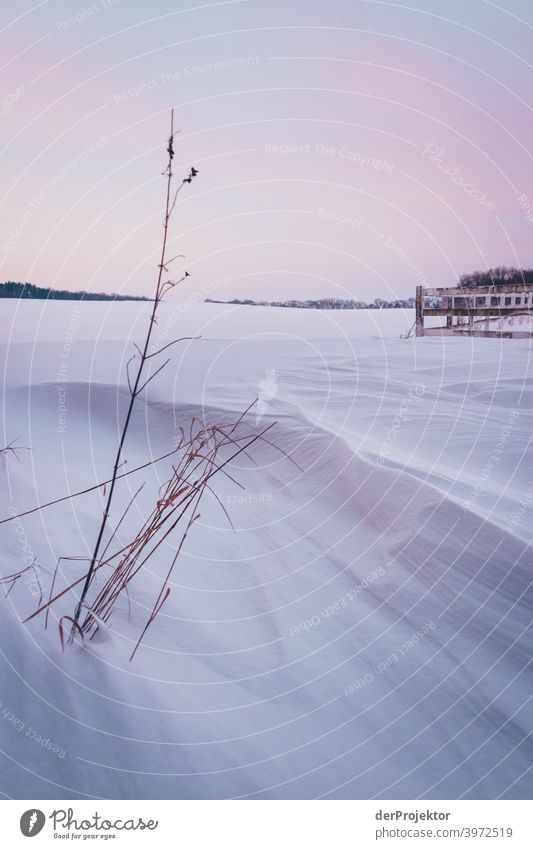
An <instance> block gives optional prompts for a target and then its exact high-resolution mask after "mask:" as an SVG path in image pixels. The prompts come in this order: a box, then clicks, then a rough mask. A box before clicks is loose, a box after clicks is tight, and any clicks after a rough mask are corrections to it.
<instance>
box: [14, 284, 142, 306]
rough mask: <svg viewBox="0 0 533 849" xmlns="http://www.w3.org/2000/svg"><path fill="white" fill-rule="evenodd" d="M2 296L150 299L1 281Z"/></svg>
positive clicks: (123, 299) (90, 299) (51, 298)
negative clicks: (69, 290)
mask: <svg viewBox="0 0 533 849" xmlns="http://www.w3.org/2000/svg"><path fill="white" fill-rule="evenodd" d="M0 298H24V299H27V298H29V299H31V300H47V299H50V300H56V301H148V300H150V299H149V298H145V297H144V296H143V295H115V294H106V293H105V292H68V291H67V290H66V289H48V288H45V287H43V286H36V285H35V284H34V283H14V282H13V281H11V280H9V281H8V282H6V283H0Z"/></svg>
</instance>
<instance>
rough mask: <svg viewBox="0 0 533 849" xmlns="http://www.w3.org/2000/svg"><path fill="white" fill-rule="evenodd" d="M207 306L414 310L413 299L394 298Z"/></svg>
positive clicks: (208, 300)
mask: <svg viewBox="0 0 533 849" xmlns="http://www.w3.org/2000/svg"><path fill="white" fill-rule="evenodd" d="M205 301H206V303H208V304H243V305H244V304H245V305H248V306H253V307H296V308H297V309H303V310H391V309H392V310H394V309H414V306H415V299H414V298H396V300H394V301H384V300H383V299H382V298H375V300H374V301H372V303H367V302H366V301H345V300H342V299H340V298H318V299H317V300H314V299H313V300H305V301H301V300H292V301H251V300H249V299H248V298H246V299H240V298H234V299H233V300H232V301H217V300H215V298H206V299H205Z"/></svg>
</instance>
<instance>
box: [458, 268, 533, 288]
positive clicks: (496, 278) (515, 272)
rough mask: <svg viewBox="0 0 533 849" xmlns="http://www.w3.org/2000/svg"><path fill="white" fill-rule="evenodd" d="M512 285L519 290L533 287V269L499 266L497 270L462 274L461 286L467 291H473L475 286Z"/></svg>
mask: <svg viewBox="0 0 533 849" xmlns="http://www.w3.org/2000/svg"><path fill="white" fill-rule="evenodd" d="M508 283H510V284H511V285H513V286H514V285H516V286H517V288H520V286H523V285H524V284H525V285H526V286H531V285H532V284H533V268H513V267H512V266H510V267H509V266H506V265H499V266H497V267H496V268H488V269H487V270H486V271H471V272H470V274H462V275H461V277H460V278H459V284H460V285H461V286H463V287H464V288H465V289H473V288H474V287H475V286H504V285H506V284H508Z"/></svg>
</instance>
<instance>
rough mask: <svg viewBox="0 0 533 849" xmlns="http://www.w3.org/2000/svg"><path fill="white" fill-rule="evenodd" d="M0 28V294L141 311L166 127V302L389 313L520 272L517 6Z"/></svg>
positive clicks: (29, 21) (60, 6) (61, 11)
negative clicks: (90, 293)
mask: <svg viewBox="0 0 533 849" xmlns="http://www.w3.org/2000/svg"><path fill="white" fill-rule="evenodd" d="M287 5H288V6H289V8H287ZM0 29H1V30H2V37H3V39H2V43H3V51H2V59H3V62H4V70H3V74H2V79H3V93H2V101H3V102H2V106H1V108H0V118H1V122H2V123H1V128H2V133H1V136H0V145H1V148H2V165H3V167H2V174H3V180H2V204H1V231H2V239H1V241H0V262H1V263H2V265H1V271H0V279H1V280H9V279H11V280H19V281H31V282H35V283H38V284H40V285H47V286H54V287H59V288H69V289H90V290H104V291H118V292H121V293H135V294H149V293H150V291H151V288H152V283H153V279H154V272H155V266H156V263H157V251H158V245H159V238H160V225H161V209H162V202H163V195H162V192H163V183H162V179H161V177H160V173H161V171H162V169H163V166H164V147H165V135H166V133H167V124H168V112H169V109H170V107H171V106H174V107H175V109H176V118H177V122H178V125H179V126H180V127H181V134H180V137H179V139H178V143H177V155H176V161H177V164H178V167H179V166H182V168H183V171H184V172H185V170H186V169H187V168H188V167H189V166H190V165H192V164H194V165H195V166H196V167H197V168H198V169H199V172H200V173H199V176H198V178H197V179H196V180H195V181H194V183H193V184H192V186H191V187H190V189H189V188H188V189H187V191H186V192H185V193H184V194H183V200H182V203H181V204H180V205H179V207H178V209H177V210H176V217H175V221H174V227H173V246H174V247H175V249H176V250H175V253H184V254H186V256H187V260H186V267H187V268H188V269H189V271H190V273H191V277H190V278H189V280H188V282H187V284H185V285H184V286H183V288H182V290H181V293H176V294H175V295H174V297H183V298H189V297H191V296H200V295H201V296H202V297H203V296H204V295H207V296H209V295H210V296H211V297H220V298H221V299H224V298H232V297H250V298H266V299H268V298H278V297H283V296H287V297H302V298H304V297H314V296H320V295H336V296H338V297H355V298H364V299H373V298H374V297H377V296H379V297H385V298H390V297H408V296H409V295H412V294H414V289H415V286H416V285H417V283H422V284H425V285H427V286H437V285H445V284H453V283H454V282H455V281H456V279H457V277H458V275H459V274H460V273H462V272H463V271H468V270H472V269H473V268H483V267H487V266H491V265H496V264H514V265H523V266H530V265H533V247H532V245H533V238H532V237H533V229H532V228H533V180H532V178H533V158H532V157H533V154H532V153H531V151H530V148H531V144H530V137H531V127H532V126H533V122H532V117H533V116H532V114H531V113H532V102H531V101H532V96H531V92H532V91H533V86H532V82H533V65H532V62H533V60H530V57H531V50H530V44H531V39H532V36H533V8H532V7H531V5H530V4H529V3H528V2H526V0H510V1H509V2H506V4H505V10H503V9H500V8H498V6H497V4H494V3H492V2H490V3H489V2H485V0H472V2H468V3H465V2H457V0H448V2H446V3H445V2H441V1H440V0H432V1H431V0H425V2H423V0H417V2H415V3H413V4H412V5H407V4H405V5H403V4H401V3H396V2H374V1H373V0H370V2H357V0H354V1H353V2H348V0H329V2H326V0H324V2H322V0H317V2H313V3H309V2H304V0H296V2H292V3H290V4H287V3H283V2H279V0H278V2H274V3H268V4H267V3H265V2H260V1H259V0H242V1H241V0H239V2H230V3H227V2H219V3H210V4H207V3H204V4H200V3H198V2H194V0H188V2H179V3H175V2H171V0H154V2H152V3H150V4H148V5H147V4H145V3H140V2H136V0H135V2H134V0H121V2H113V0H98V2H96V3H93V4H91V3H84V2H83V0H81V2H74V3H73V2H66V0H57V2H41V3H38V4H36V5H34V6H33V7H32V6H31V5H30V4H27V3H22V4H17V6H16V7H15V6H11V9H9V8H8V7H7V6H6V5H4V6H3V7H2V9H1V11H0Z"/></svg>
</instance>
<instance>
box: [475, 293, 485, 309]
mask: <svg viewBox="0 0 533 849" xmlns="http://www.w3.org/2000/svg"><path fill="white" fill-rule="evenodd" d="M484 306H485V296H484V295H478V296H477V297H476V307H484Z"/></svg>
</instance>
